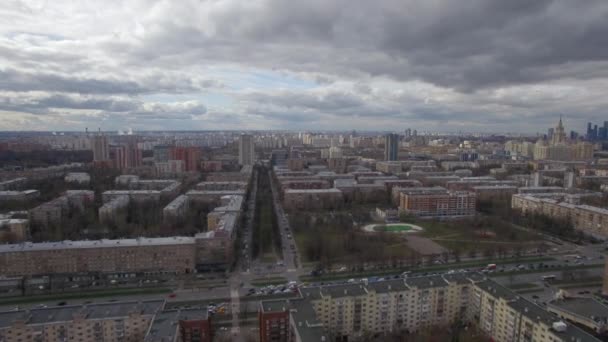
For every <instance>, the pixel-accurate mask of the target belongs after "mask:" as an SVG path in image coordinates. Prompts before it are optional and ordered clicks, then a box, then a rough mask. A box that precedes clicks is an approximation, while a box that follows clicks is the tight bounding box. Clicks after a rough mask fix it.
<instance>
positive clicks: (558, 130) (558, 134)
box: [551, 115, 566, 145]
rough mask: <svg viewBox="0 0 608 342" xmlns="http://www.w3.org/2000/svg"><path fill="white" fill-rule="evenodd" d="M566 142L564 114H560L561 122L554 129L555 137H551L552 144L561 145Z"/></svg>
mask: <svg viewBox="0 0 608 342" xmlns="http://www.w3.org/2000/svg"><path fill="white" fill-rule="evenodd" d="M565 143H566V132H565V131H564V124H563V123H562V116H561V115H560V116H559V122H558V123H557V126H555V130H554V131H553V137H552V138H551V145H561V144H565Z"/></svg>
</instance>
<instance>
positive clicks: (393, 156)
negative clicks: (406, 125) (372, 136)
mask: <svg viewBox="0 0 608 342" xmlns="http://www.w3.org/2000/svg"><path fill="white" fill-rule="evenodd" d="M398 155H399V136H398V135H397V134H394V133H390V134H387V135H386V136H385V137H384V160H397V159H398Z"/></svg>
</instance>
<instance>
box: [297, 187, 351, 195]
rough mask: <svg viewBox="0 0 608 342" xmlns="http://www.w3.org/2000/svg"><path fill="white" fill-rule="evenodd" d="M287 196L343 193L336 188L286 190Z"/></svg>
mask: <svg viewBox="0 0 608 342" xmlns="http://www.w3.org/2000/svg"><path fill="white" fill-rule="evenodd" d="M285 193H286V194H305V193H319V194H322V193H335V194H341V193H342V191H340V190H338V189H336V188H328V189H286V190H285Z"/></svg>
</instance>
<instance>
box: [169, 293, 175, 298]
mask: <svg viewBox="0 0 608 342" xmlns="http://www.w3.org/2000/svg"><path fill="white" fill-rule="evenodd" d="M175 297H177V295H176V294H175V293H171V294H169V298H175Z"/></svg>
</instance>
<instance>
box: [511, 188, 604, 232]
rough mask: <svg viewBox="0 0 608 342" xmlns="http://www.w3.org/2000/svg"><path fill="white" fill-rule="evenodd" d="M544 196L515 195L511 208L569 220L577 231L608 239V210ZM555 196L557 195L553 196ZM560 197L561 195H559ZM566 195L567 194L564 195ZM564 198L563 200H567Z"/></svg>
mask: <svg viewBox="0 0 608 342" xmlns="http://www.w3.org/2000/svg"><path fill="white" fill-rule="evenodd" d="M543 195H544V194H534V195H530V194H515V195H513V197H512V199H511V207H512V208H513V209H518V210H520V211H521V212H522V213H523V214H528V213H536V214H542V215H546V216H549V217H552V218H555V219H564V220H569V221H570V222H571V223H572V225H573V226H574V228H575V229H578V230H581V231H583V232H584V233H587V234H590V235H596V236H600V237H608V210H607V209H604V208H599V207H593V206H590V205H577V204H572V203H568V202H565V201H563V199H560V198H557V199H556V198H555V196H552V197H554V198H551V197H545V196H543ZM552 195H555V194H552ZM557 195H559V194H557ZM564 195H565V194H564ZM566 197H567V196H564V197H563V198H566Z"/></svg>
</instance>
